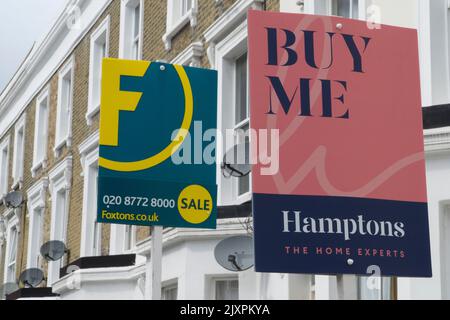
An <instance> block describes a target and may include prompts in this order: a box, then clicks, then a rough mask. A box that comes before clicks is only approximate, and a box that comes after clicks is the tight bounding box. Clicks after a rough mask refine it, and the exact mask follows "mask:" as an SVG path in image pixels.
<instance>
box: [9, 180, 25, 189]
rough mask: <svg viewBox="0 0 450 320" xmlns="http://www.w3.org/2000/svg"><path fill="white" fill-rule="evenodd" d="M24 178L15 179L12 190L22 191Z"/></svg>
mask: <svg viewBox="0 0 450 320" xmlns="http://www.w3.org/2000/svg"><path fill="white" fill-rule="evenodd" d="M22 183H23V178H20V179H14V182H13V185H12V186H11V190H20V189H22Z"/></svg>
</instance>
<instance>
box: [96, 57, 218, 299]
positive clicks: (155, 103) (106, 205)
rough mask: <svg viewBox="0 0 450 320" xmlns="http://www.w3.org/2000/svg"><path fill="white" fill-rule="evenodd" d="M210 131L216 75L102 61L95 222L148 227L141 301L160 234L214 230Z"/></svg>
mask: <svg viewBox="0 0 450 320" xmlns="http://www.w3.org/2000/svg"><path fill="white" fill-rule="evenodd" d="M216 128H217V72H216V71H213V70H205V69H199V68H192V67H185V66H180V65H171V64H167V63H160V62H149V61H135V60H119V59H110V58H107V59H104V60H103V67H102V97H101V107H100V156H99V178H98V201H97V208H98V209H97V210H98V216H97V221H98V222H102V223H112V224H124V225H137V226H150V227H151V239H152V240H151V253H150V260H149V262H148V263H147V281H146V290H145V292H146V294H145V295H146V297H147V298H152V299H160V298H161V272H162V270H161V259H162V242H163V227H180V228H203V229H215V228H216V217H217V207H216V202H217V201H216V198H217V184H216V159H215V144H216V141H215V139H214V137H215V134H216Z"/></svg>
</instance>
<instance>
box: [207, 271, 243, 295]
mask: <svg viewBox="0 0 450 320" xmlns="http://www.w3.org/2000/svg"><path fill="white" fill-rule="evenodd" d="M219 281H237V282H238V299H239V285H240V284H239V277H238V276H233V275H227V276H212V277H210V279H209V281H208V283H209V294H208V298H209V299H210V300H216V284H217V282H219Z"/></svg>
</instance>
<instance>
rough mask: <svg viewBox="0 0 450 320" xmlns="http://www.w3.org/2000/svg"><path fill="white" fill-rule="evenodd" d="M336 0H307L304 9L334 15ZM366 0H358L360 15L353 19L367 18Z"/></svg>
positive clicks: (307, 11) (306, 11)
mask: <svg viewBox="0 0 450 320" xmlns="http://www.w3.org/2000/svg"><path fill="white" fill-rule="evenodd" d="M333 1H335V0H305V3H304V11H305V13H311V14H322V15H330V16H331V15H333ZM366 10H367V9H366V0H358V16H357V17H352V18H353V19H359V20H365V19H366V17H367V12H366Z"/></svg>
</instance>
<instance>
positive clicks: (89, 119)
mask: <svg viewBox="0 0 450 320" xmlns="http://www.w3.org/2000/svg"><path fill="white" fill-rule="evenodd" d="M99 113H100V104H98V105H97V106H95V107H90V108H89V109H88V112H87V113H86V122H87V125H88V126H91V125H92V122H93V121H92V120H93V119H94V117H95V116H96V115H98V114H99Z"/></svg>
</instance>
